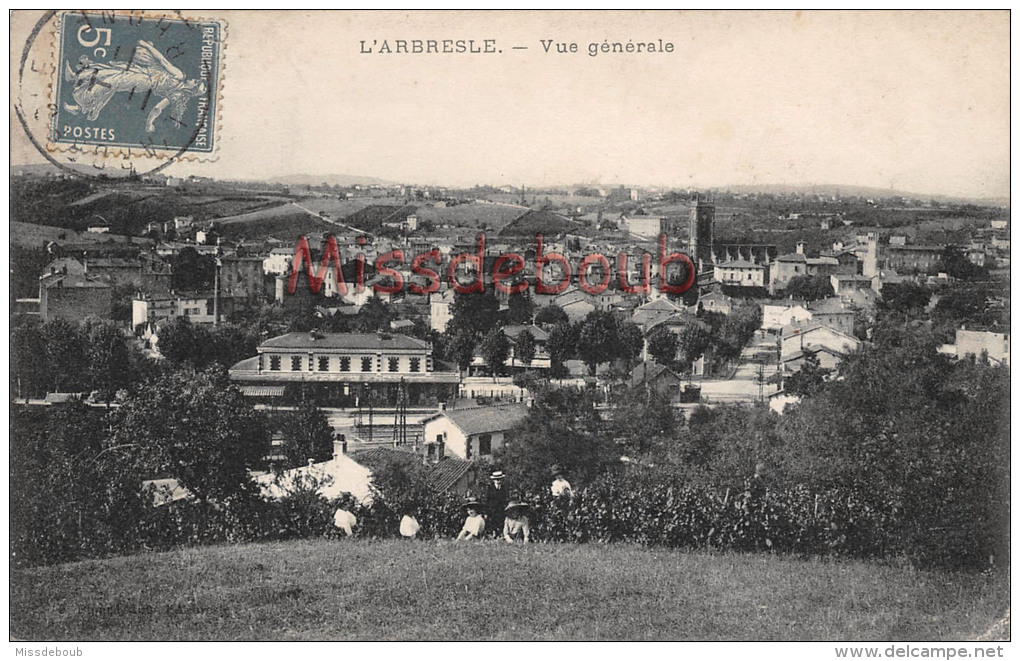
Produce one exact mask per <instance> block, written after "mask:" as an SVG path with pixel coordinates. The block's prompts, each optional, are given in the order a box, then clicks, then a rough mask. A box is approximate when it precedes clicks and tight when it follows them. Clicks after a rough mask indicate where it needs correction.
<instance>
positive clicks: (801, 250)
mask: <svg viewBox="0 0 1020 661" xmlns="http://www.w3.org/2000/svg"><path fill="white" fill-rule="evenodd" d="M797 254H798V255H803V254H804V242H803V241H798V242H797Z"/></svg>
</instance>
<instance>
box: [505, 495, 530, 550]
mask: <svg viewBox="0 0 1020 661" xmlns="http://www.w3.org/2000/svg"><path fill="white" fill-rule="evenodd" d="M503 539H505V540H506V541H507V543H509V544H513V543H514V542H515V541H517V540H521V541H523V542H524V543H525V544H527V543H528V542H529V541H531V521H530V520H529V519H528V506H527V504H525V503H522V502H520V501H517V500H511V501H510V503H509V504H508V505H507V506H506V517H505V518H504V519H503Z"/></svg>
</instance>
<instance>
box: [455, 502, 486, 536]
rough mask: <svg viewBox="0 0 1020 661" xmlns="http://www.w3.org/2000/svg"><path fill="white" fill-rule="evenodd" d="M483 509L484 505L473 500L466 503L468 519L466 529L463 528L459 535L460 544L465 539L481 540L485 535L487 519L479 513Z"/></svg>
mask: <svg viewBox="0 0 1020 661" xmlns="http://www.w3.org/2000/svg"><path fill="white" fill-rule="evenodd" d="M481 508H482V504H481V503H479V502H478V501H477V500H475V499H473V498H472V499H471V500H469V501H467V502H466V503H464V509H466V510H467V518H466V519H464V527H463V528H461V530H460V534H459V535H457V541H458V542H459V541H461V540H464V539H481V537H482V535H484V534H485V517H483V516H482V515H481V514H480V513H479V512H480V511H481Z"/></svg>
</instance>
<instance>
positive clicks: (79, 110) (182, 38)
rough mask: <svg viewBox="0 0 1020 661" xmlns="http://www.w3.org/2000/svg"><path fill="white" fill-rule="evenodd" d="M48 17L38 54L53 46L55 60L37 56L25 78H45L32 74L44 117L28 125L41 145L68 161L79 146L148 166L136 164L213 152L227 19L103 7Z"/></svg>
mask: <svg viewBox="0 0 1020 661" xmlns="http://www.w3.org/2000/svg"><path fill="white" fill-rule="evenodd" d="M47 22H48V23H49V25H48V26H43V25H42V24H41V25H40V27H42V28H48V29H42V30H40V29H38V28H37V32H36V33H35V34H34V35H33V39H37V40H38V39H43V38H44V37H49V39H47V41H49V42H50V44H51V47H50V48H45V46H43V47H42V48H37V49H36V50H35V53H36V54H43V55H45V51H49V54H50V58H51V62H49V63H44V64H42V66H39V67H37V66H36V65H35V60H34V59H33V61H32V68H31V69H30V70H28V71H26V70H25V68H24V67H23V69H22V77H21V78H22V80H21V82H22V86H23V87H25V84H26V80H25V78H26V75H25V74H26V73H27V74H29V76H31V74H35V77H36V78H37V79H40V78H43V79H45V78H48V80H36V81H34V82H35V83H36V85H37V86H38V85H39V84H45V85H46V87H47V88H48V92H49V93H48V97H49V102H48V103H47V105H46V109H47V111H48V112H47V116H48V122H47V123H46V124H45V125H43V124H42V122H39V121H36V123H35V126H34V127H31V126H26V130H27V131H29V132H34V133H36V135H34V136H30V137H33V142H35V143H36V146H37V147H39V146H43V145H44V146H45V150H46V152H48V153H49V155H51V156H56V157H62V158H64V159H66V160H68V161H71V162H74V161H75V160H76V159H75V158H74V156H73V155H74V154H80V155H82V156H85V157H86V158H89V157H91V158H92V160H96V159H97V157H99V160H103V161H109V160H116V159H121V160H128V161H131V166H132V167H134V162H135V161H139V162H142V161H144V162H146V163H147V165H149V167H144V168H143V167H139V170H141V169H150V168H151V164H152V163H153V159H154V160H155V161H156V162H159V161H163V162H172V161H176V160H214V159H215V154H216V150H217V146H218V144H217V139H218V133H219V131H218V124H219V122H220V110H221V109H220V106H221V101H222V82H223V75H224V66H223V60H224V50H225V39H226V24H225V22H223V21H221V20H215V19H207V18H191V17H188V16H185V15H183V14H179V13H173V14H171V13H156V12H131V13H119V12H107V11H104V12H88V11H61V12H56V13H55V14H54V15H53V16H52V17H50V19H49V20H48V21H47ZM33 45H34V44H32V43H29V44H27V45H26V49H25V52H26V54H28V53H29V51H30V50H31V47H32V46H33ZM40 74H41V75H40ZM32 96H37V95H32ZM23 98H24V95H23ZM34 118H35V119H36V120H38V119H39V113H38V112H36V113H35V114H34ZM104 165H105V162H104Z"/></svg>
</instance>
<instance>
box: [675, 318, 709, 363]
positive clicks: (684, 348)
mask: <svg viewBox="0 0 1020 661" xmlns="http://www.w3.org/2000/svg"><path fill="white" fill-rule="evenodd" d="M677 343H678V345H679V346H678V349H679V351H680V359H679V361H678V362H679V363H680V364H681V367H683V369H684V370H687V369H690V367H691V364H692V363H694V361H695V360H697V359H698V358H700V357H701V356H702V355H704V353H705V352H706V351H708V349H709V347H710V346H711V345H712V334H711V333H710V332H709V327H708V326H707V325H706V324H704V323H702V322H701V321H693V322H691V323H689V324H687V325H686V326H684V328H683V330H681V331H680V334H679V335H678V336H677Z"/></svg>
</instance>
